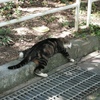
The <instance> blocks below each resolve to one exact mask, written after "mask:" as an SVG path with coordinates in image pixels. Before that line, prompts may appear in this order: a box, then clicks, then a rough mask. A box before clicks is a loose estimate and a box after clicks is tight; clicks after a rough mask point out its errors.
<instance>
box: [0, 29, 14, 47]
mask: <svg viewBox="0 0 100 100" xmlns="http://www.w3.org/2000/svg"><path fill="white" fill-rule="evenodd" d="M10 33H11V30H10V29H9V28H7V29H6V28H1V29H0V46H2V45H5V46H7V45H10V44H12V43H13V40H12V39H11V37H10V36H9V35H10Z"/></svg>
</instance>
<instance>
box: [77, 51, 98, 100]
mask: <svg viewBox="0 0 100 100" xmlns="http://www.w3.org/2000/svg"><path fill="white" fill-rule="evenodd" d="M78 66H80V67H82V68H84V69H86V70H89V71H92V72H96V73H98V74H100V51H96V52H93V53H91V54H89V55H87V56H86V57H84V58H83V59H81V61H80V62H79V64H78ZM87 100H100V89H99V90H98V91H97V92H95V93H94V94H92V95H90V96H88V97H87Z"/></svg>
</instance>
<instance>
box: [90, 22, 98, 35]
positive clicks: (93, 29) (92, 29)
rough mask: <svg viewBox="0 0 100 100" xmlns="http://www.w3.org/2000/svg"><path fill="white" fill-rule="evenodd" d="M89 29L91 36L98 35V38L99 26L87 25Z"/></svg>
mask: <svg viewBox="0 0 100 100" xmlns="http://www.w3.org/2000/svg"><path fill="white" fill-rule="evenodd" d="M89 29H90V32H91V34H92V35H99V36H100V26H99V25H93V24H90V25H89Z"/></svg>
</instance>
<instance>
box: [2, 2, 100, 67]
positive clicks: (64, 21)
mask: <svg viewBox="0 0 100 100" xmlns="http://www.w3.org/2000/svg"><path fill="white" fill-rule="evenodd" d="M36 1H37V2H35V3H34V4H35V5H28V4H27V2H26V3H24V4H23V3H22V4H21V3H20V4H21V7H20V8H19V10H20V11H21V15H28V14H32V13H37V12H41V11H44V10H47V9H52V8H55V7H59V6H64V5H65V3H62V2H59V0H54V2H52V1H51V0H48V2H44V4H43V2H42V3H40V1H38V0H36ZM42 1H43V0H42ZM69 3H73V2H69ZM98 7H100V6H98ZM14 14H15V13H13V15H14ZM84 14H85V16H86V11H85V13H84ZM80 16H81V17H80V19H81V18H82V17H83V14H81V15H80ZM13 17H14V18H15V17H16V16H15V15H14V16H13ZM3 20H6V18H5V17H0V21H3ZM84 20H86V17H85V18H84ZM42 25H45V26H47V27H48V28H49V29H50V30H49V31H48V32H44V33H41V32H36V31H34V29H33V27H37V26H42ZM4 28H9V29H10V30H11V33H10V37H11V38H12V40H13V41H14V44H13V45H11V46H0V65H2V64H5V63H7V62H9V61H11V60H14V59H17V58H18V55H19V51H21V50H25V49H27V48H29V47H31V46H32V45H34V44H35V43H37V42H38V41H40V40H43V39H45V38H48V37H59V36H62V35H63V36H65V35H67V34H69V33H73V31H74V10H73V9H69V10H65V11H61V12H58V13H55V14H49V15H46V16H43V17H39V18H35V19H31V20H28V21H25V22H21V23H16V24H13V25H9V26H6V27H4Z"/></svg>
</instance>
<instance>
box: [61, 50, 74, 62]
mask: <svg viewBox="0 0 100 100" xmlns="http://www.w3.org/2000/svg"><path fill="white" fill-rule="evenodd" d="M61 53H62V54H63V56H64V57H65V58H67V60H68V61H69V62H75V60H74V59H72V58H70V55H69V53H68V52H67V51H66V48H63V49H62V50H61Z"/></svg>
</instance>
